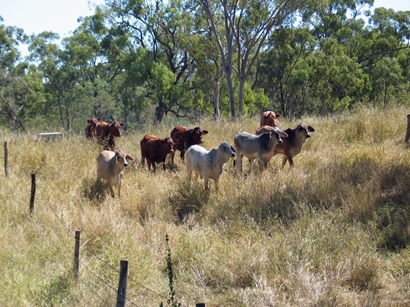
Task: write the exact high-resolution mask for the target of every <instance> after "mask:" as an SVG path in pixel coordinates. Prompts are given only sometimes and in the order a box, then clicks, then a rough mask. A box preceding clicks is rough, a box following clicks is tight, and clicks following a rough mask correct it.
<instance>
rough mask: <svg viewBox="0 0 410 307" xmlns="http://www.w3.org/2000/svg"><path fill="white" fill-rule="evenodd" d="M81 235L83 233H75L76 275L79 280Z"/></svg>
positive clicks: (77, 231)
mask: <svg viewBox="0 0 410 307" xmlns="http://www.w3.org/2000/svg"><path fill="white" fill-rule="evenodd" d="M80 234H81V231H79V230H76V231H75V248H74V275H75V279H78V275H79V272H80Z"/></svg>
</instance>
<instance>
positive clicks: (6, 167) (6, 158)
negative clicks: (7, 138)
mask: <svg viewBox="0 0 410 307" xmlns="http://www.w3.org/2000/svg"><path fill="white" fill-rule="evenodd" d="M4 171H5V172H6V177H8V175H9V150H8V148H7V142H4Z"/></svg>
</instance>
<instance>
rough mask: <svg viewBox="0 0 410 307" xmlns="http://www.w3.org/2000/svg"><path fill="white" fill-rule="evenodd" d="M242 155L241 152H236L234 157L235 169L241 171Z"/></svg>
mask: <svg viewBox="0 0 410 307" xmlns="http://www.w3.org/2000/svg"><path fill="white" fill-rule="evenodd" d="M242 157H243V154H238V155H237V158H236V163H235V164H236V167H237V169H238V170H239V171H240V172H241V173H242Z"/></svg>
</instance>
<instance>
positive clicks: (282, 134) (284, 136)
mask: <svg viewBox="0 0 410 307" xmlns="http://www.w3.org/2000/svg"><path fill="white" fill-rule="evenodd" d="M280 136H281V137H283V138H287V137H288V136H289V135H288V134H287V133H286V132H285V131H281V132H280Z"/></svg>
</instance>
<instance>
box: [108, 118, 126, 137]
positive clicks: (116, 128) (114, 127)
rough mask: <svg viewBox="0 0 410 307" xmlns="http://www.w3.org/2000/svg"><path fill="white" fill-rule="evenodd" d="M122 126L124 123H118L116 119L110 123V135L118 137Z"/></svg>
mask: <svg viewBox="0 0 410 307" xmlns="http://www.w3.org/2000/svg"><path fill="white" fill-rule="evenodd" d="M122 126H124V123H119V122H117V121H115V122H113V123H112V124H111V125H110V133H109V134H110V135H112V136H116V137H120V136H121V128H122Z"/></svg>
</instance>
